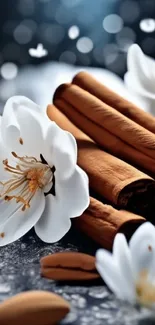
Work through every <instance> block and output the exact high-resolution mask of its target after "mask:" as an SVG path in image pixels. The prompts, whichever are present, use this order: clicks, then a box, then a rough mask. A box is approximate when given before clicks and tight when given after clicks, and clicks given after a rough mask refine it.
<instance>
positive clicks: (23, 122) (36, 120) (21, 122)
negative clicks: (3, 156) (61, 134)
mask: <svg viewBox="0 0 155 325" xmlns="http://www.w3.org/2000/svg"><path fill="white" fill-rule="evenodd" d="M49 123H50V122H49V119H48V117H47V115H46V112H43V110H42V109H41V108H40V107H39V106H37V105H36V104H35V103H33V102H32V101H31V100H29V99H28V98H26V97H22V96H15V97H12V98H10V99H9V100H8V101H7V103H6V105H5V108H4V113H3V116H2V138H3V141H4V143H5V145H6V146H7V147H8V148H9V149H10V150H11V151H15V152H16V153H18V154H19V155H22V154H23V155H29V156H35V157H38V156H39V155H40V153H41V148H42V147H43V134H44V132H46V129H48V126H49ZM21 139H22V141H23V145H22V144H21V143H20V142H21V141H20V140H21Z"/></svg>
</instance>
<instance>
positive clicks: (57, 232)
mask: <svg viewBox="0 0 155 325" xmlns="http://www.w3.org/2000/svg"><path fill="white" fill-rule="evenodd" d="M88 205H89V189H88V177H87V175H86V173H85V172H84V171H83V170H82V169H81V168H80V167H79V166H77V145H76V141H75V139H74V137H73V136H72V135H71V134H70V133H68V132H66V131H64V130H62V129H61V128H59V126H58V125H56V123H55V122H54V121H51V120H49V118H48V116H47V114H46V111H45V110H43V109H41V108H40V107H39V106H37V105H36V104H35V103H33V102H32V101H31V100H29V99H27V98H26V97H22V96H15V97H12V98H10V99H9V100H8V101H7V103H6V105H5V108H4V113H3V116H2V117H0V246H3V245H6V244H9V243H11V242H13V241H15V240H17V239H18V238H20V237H21V236H23V235H24V234H25V233H26V232H28V231H29V230H30V229H31V228H32V227H33V226H34V227H35V231H36V233H37V235H38V236H39V237H40V238H41V239H42V240H43V241H45V242H48V243H52V242H56V241H58V240H59V239H61V238H62V237H63V236H64V235H65V234H66V233H67V231H68V230H69V228H70V226H71V221H70V218H73V217H77V216H80V215H81V214H82V213H83V211H84V210H85V209H86V208H87V207H88Z"/></svg>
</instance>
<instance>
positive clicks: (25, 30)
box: [13, 24, 33, 44]
mask: <svg viewBox="0 0 155 325" xmlns="http://www.w3.org/2000/svg"><path fill="white" fill-rule="evenodd" d="M32 35H33V33H32V30H31V29H30V28H29V27H28V26H25V25H22V24H20V25H18V26H17V27H16V28H15V30H14V33H13V36H14V39H15V40H16V42H18V43H19V44H27V43H29V42H30V41H31V39H32Z"/></svg>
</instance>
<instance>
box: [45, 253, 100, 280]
mask: <svg viewBox="0 0 155 325" xmlns="http://www.w3.org/2000/svg"><path fill="white" fill-rule="evenodd" d="M40 264H41V274H42V276H44V277H46V278H49V279H53V280H57V281H65V280H67V281H68V280H70V281H73V280H74V281H82V280H95V279H97V278H99V277H100V276H99V274H98V272H97V270H96V267H95V257H94V256H90V255H87V254H83V253H78V252H62V253H56V254H51V255H48V256H45V257H43V258H41V260H40Z"/></svg>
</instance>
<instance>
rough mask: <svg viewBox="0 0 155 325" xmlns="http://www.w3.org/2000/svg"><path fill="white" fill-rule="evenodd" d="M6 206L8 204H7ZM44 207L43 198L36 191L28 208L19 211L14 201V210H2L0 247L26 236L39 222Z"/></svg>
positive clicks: (40, 193) (41, 194)
mask: <svg viewBox="0 0 155 325" xmlns="http://www.w3.org/2000/svg"><path fill="white" fill-rule="evenodd" d="M8 204H10V203H9V202H8ZM44 207H45V197H44V194H43V193H42V192H41V191H38V192H37V193H36V195H35V196H34V198H33V199H32V201H31V204H30V208H29V209H26V210H25V211H21V205H19V206H18V209H17V205H16V202H15V201H14V208H13V205H12V214H11V210H9V209H6V210H4V212H3V214H2V215H1V218H2V219H3V222H1V223H0V233H4V237H3V238H2V237H0V246H4V245H7V244H9V243H12V242H14V241H15V240H17V239H19V238H20V237H22V236H23V235H24V234H26V233H27V232H28V231H29V230H30V229H31V228H32V227H33V226H34V225H35V224H36V223H37V221H38V220H39V218H40V217H41V215H42V213H43V211H44Z"/></svg>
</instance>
